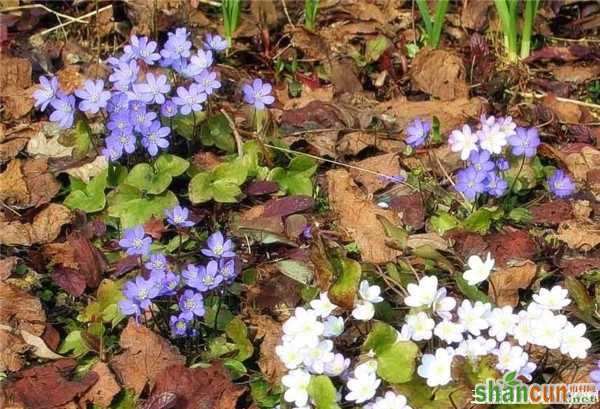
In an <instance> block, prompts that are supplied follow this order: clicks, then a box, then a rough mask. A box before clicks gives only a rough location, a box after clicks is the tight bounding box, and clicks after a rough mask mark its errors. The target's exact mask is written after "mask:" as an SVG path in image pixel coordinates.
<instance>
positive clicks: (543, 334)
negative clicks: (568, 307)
mask: <svg viewBox="0 0 600 409" xmlns="http://www.w3.org/2000/svg"><path fill="white" fill-rule="evenodd" d="M566 323H567V317H565V316H564V315H554V314H553V313H552V311H550V310H543V311H542V312H541V314H540V316H539V318H537V319H535V320H534V321H533V331H532V332H533V335H532V337H531V340H530V342H531V343H532V344H535V345H540V346H543V347H547V348H550V349H557V348H559V347H560V342H561V337H560V333H561V330H562V329H563V327H564V326H565V324H566Z"/></svg>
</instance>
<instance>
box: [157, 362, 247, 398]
mask: <svg viewBox="0 0 600 409" xmlns="http://www.w3.org/2000/svg"><path fill="white" fill-rule="evenodd" d="M245 390H246V388H244V387H242V386H238V385H234V384H233V383H232V382H231V380H230V379H229V376H228V375H227V371H226V370H225V368H223V366H222V365H221V363H216V362H215V363H213V364H212V365H211V366H210V367H209V368H193V369H191V368H186V367H185V366H184V365H183V363H180V364H175V365H171V366H169V367H166V368H164V369H163V370H162V371H161V372H160V373H158V374H157V377H156V385H155V387H154V388H153V390H152V395H151V396H150V399H152V398H153V397H154V396H156V395H162V394H163V393H166V392H167V393H174V394H175V395H176V396H177V400H176V403H175V406H174V407H176V408H178V409H198V408H207V409H208V408H210V409H235V408H236V404H237V400H238V398H239V397H240V396H241V395H242V394H243V393H244V392H245Z"/></svg>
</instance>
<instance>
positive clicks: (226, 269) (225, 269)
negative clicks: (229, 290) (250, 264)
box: [219, 258, 239, 282]
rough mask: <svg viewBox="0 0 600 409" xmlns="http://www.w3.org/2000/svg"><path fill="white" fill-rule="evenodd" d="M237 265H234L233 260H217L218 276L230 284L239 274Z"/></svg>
mask: <svg viewBox="0 0 600 409" xmlns="http://www.w3.org/2000/svg"><path fill="white" fill-rule="evenodd" d="M238 265H239V263H236V259H235V258H231V259H221V260H219V274H220V275H221V276H223V279H225V281H227V282H232V281H233V280H235V277H236V276H237V275H238V273H239V271H238V268H237V266H238Z"/></svg>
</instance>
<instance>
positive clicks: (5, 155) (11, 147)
mask: <svg viewBox="0 0 600 409" xmlns="http://www.w3.org/2000/svg"><path fill="white" fill-rule="evenodd" d="M25 145H27V139H26V138H14V139H10V140H8V141H6V142H4V143H2V144H0V165H1V164H3V163H5V162H8V161H9V160H11V159H13V158H14V157H15V156H17V154H18V153H19V152H21V150H22V149H23V148H24V147H25Z"/></svg>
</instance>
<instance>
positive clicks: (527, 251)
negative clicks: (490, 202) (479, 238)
mask: <svg viewBox="0 0 600 409" xmlns="http://www.w3.org/2000/svg"><path fill="white" fill-rule="evenodd" d="M485 241H486V242H487V244H488V247H489V251H490V252H491V253H492V258H493V259H494V260H495V262H496V266H506V265H508V264H509V262H512V261H522V260H528V259H532V258H533V257H534V256H535V255H536V253H537V243H536V242H535V240H534V239H533V237H532V236H531V235H530V234H529V233H528V232H526V231H524V230H510V229H506V230H504V231H500V232H497V233H492V234H490V235H487V236H486V237H485ZM479 255H480V256H483V254H479Z"/></svg>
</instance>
